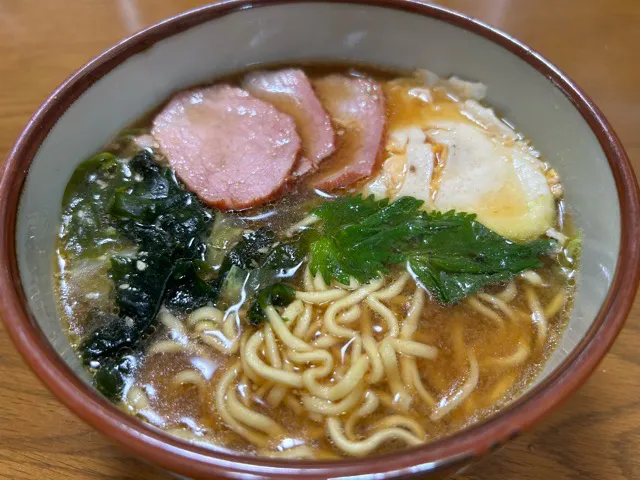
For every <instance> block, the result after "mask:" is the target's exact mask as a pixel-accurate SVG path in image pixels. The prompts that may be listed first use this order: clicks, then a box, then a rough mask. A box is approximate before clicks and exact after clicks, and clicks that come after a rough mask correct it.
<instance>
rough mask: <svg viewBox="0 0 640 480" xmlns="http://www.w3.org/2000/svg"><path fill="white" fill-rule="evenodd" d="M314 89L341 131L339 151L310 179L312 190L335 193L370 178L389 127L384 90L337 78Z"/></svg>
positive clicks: (357, 80)
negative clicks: (386, 121)
mask: <svg viewBox="0 0 640 480" xmlns="http://www.w3.org/2000/svg"><path fill="white" fill-rule="evenodd" d="M314 86H315V89H316V92H317V94H318V96H319V97H320V101H321V102H322V104H323V105H324V107H325V108H326V109H327V111H328V112H329V115H331V118H332V119H333V122H334V124H335V125H336V128H337V129H338V130H337V133H338V136H337V144H338V149H337V151H336V153H335V154H334V155H333V156H332V157H331V158H330V159H328V160H326V161H325V162H324V163H323V164H322V165H321V167H320V170H319V171H318V173H317V174H316V175H314V176H313V177H312V178H311V179H310V183H311V186H313V187H314V188H318V189H321V190H333V189H336V188H341V187H346V186H348V185H351V184H352V183H355V182H357V181H358V180H362V179H363V178H366V177H368V176H370V175H371V174H372V173H373V170H374V168H375V166H376V161H377V158H378V153H379V151H380V147H381V143H382V134H383V130H384V124H385V106H384V93H383V92H382V88H381V86H380V85H379V84H378V83H377V82H376V81H374V80H372V79H370V78H366V77H348V76H345V75H337V74H334V75H329V76H326V77H323V78H321V79H319V80H317V81H315V82H314Z"/></svg>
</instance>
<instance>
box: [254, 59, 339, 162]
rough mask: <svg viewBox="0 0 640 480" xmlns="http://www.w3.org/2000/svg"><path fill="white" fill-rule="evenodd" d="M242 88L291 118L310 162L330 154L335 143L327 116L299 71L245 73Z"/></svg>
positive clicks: (307, 80)
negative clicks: (294, 122)
mask: <svg viewBox="0 0 640 480" xmlns="http://www.w3.org/2000/svg"><path fill="white" fill-rule="evenodd" d="M243 88H245V89H246V90H247V91H248V92H249V93H250V94H251V95H254V96H255V97H258V98H260V99H262V100H265V101H267V102H269V103H272V104H273V105H274V106H275V107H276V108H277V109H278V110H280V111H281V112H284V113H286V114H288V115H291V116H292V117H293V118H294V119H295V121H296V126H297V127H298V133H299V134H300V137H301V138H302V147H303V149H304V153H305V156H306V158H307V159H308V160H310V161H311V163H312V164H313V165H317V164H319V163H320V162H321V161H322V160H324V159H325V158H326V157H328V156H329V155H331V154H332V153H333V151H334V150H335V145H334V132H333V127H332V126H331V118H330V117H329V115H328V114H327V112H326V111H325V109H324V108H323V107H322V104H321V103H320V100H319V99H318V97H317V96H316V94H315V92H314V91H313V87H312V86H311V82H310V81H309V78H307V76H306V75H305V73H304V72H303V71H302V70H299V69H292V68H288V69H284V70H278V71H273V72H267V71H258V72H253V73H249V74H248V75H247V76H246V77H245V79H244V83H243ZM307 166H308V165H307ZM308 170H309V168H306V171H308Z"/></svg>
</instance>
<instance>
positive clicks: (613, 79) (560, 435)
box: [0, 0, 640, 480]
mask: <svg viewBox="0 0 640 480" xmlns="http://www.w3.org/2000/svg"><path fill="white" fill-rule="evenodd" d="M205 3H206V2H204V1H202V0H200V1H198V0H0V158H4V157H5V156H6V153H7V152H8V150H9V148H10V147H11V145H12V143H13V141H14V139H15V138H16V136H17V135H18V133H19V132H20V130H21V129H22V127H23V126H24V124H25V122H26V121H27V120H28V118H29V116H30V115H31V114H32V112H33V111H34V110H35V109H36V108H37V106H38V105H39V104H40V102H41V101H42V100H43V99H44V98H45V97H46V96H47V95H48V94H49V93H50V92H51V91H52V90H53V89H54V88H55V87H56V86H57V85H58V84H59V83H60V82H61V81H62V80H64V79H65V78H66V77H67V76H68V75H70V74H71V73H72V72H73V71H74V70H75V69H77V68H78V67H80V66H81V65H82V64H84V63H85V62H86V61H88V60H89V59H91V58H92V57H94V56H95V55H97V54H98V53H100V52H101V51H102V50H104V49H105V48H107V47H109V46H110V45H112V44H113V43H115V42H117V41H118V40H120V39H122V38H124V37H126V36H128V35H129V34H131V33H133V32H135V31H137V30H139V29H141V28H143V27H146V26H148V25H151V24H153V23H155V22H157V21H159V20H161V19H162V18H165V17H167V16H170V15H173V14H175V13H178V12H181V11H184V10H186V9H189V8H193V7H196V6H199V5H203V4H205ZM439 3H441V4H443V5H445V6H449V7H452V8H454V9H457V10H460V11H462V12H464V13H467V14H469V15H472V16H475V17H477V18H480V19H481V20H484V21H485V22H487V23H489V24H491V25H494V26H496V27H498V28H501V29H503V30H505V31H506V32H508V33H510V34H512V35H514V36H515V37H517V38H518V39H520V40H522V41H523V42H525V43H527V44H528V45H530V46H532V47H533V48H534V49H536V50H537V51H539V52H540V53H541V54H542V55H544V56H546V57H547V58H548V59H550V60H551V61H552V62H553V63H555V64H556V65H558V66H559V67H560V68H561V69H562V70H564V71H565V72H566V73H567V74H568V75H569V76H570V77H572V78H573V79H574V80H575V81H576V82H577V83H578V84H579V85H580V86H581V87H582V88H583V89H584V90H585V91H586V92H587V93H588V94H589V95H590V96H591V97H592V98H593V100H594V101H595V102H596V103H597V104H598V105H599V106H600V107H601V108H602V110H603V111H604V113H605V115H607V117H608V118H609V120H610V121H611V122H612V124H613V126H614V128H615V129H616V130H617V132H618V134H619V135H620V137H621V138H622V141H623V143H624V145H625V147H626V149H627V151H628V153H629V155H630V157H631V160H632V162H633V164H634V167H635V169H636V172H638V171H640V130H639V128H640V0H535V1H534V0H448V1H441V2H439ZM4 320H5V321H11V319H10V318H5V319H4ZM639 345H640V301H636V303H635V306H634V309H633V311H632V312H631V315H630V317H629V320H628V322H627V325H626V327H625V329H624V330H623V332H622V334H621V335H620V337H619V338H618V341H617V342H616V344H615V346H614V347H613V349H612V350H611V353H610V354H609V355H608V357H607V358H606V359H605V360H604V361H603V362H602V364H601V365H600V366H599V367H598V369H597V371H596V373H595V374H594V375H593V377H592V378H591V379H590V380H589V381H588V382H587V384H586V385H585V386H584V387H583V388H582V389H581V390H580V391H579V392H578V393H577V394H576V395H575V396H574V397H573V398H572V399H571V400H570V401H569V402H567V403H566V404H565V405H564V406H563V407H562V408H560V409H559V410H557V411H556V412H555V413H553V414H552V415H551V416H550V417H549V418H547V419H546V420H545V421H544V422H543V423H542V424H540V425H538V426H537V428H535V429H534V430H533V431H532V432H530V433H528V434H525V435H524V436H522V437H521V438H519V439H517V440H516V441H514V442H512V443H511V444H509V445H508V446H506V447H505V448H503V449H502V450H500V451H499V452H498V453H496V454H495V455H493V456H491V457H489V458H488V459H486V460H484V461H483V462H482V463H481V464H480V465H478V466H476V467H474V469H473V470H472V471H470V472H468V473H467V474H465V475H464V478H465V479H468V480H488V479H500V480H511V479H522V480H530V479H545V480H577V479H581V480H583V479H587V480H588V479H607V480H620V479H640V353H639V352H640V350H639V349H638V346H639ZM0 478H7V479H17V480H22V479H25V480H26V479H43V480H44V479H47V480H58V479H72V480H75V479H100V480H104V479H118V480H125V479H168V478H169V477H168V476H167V475H166V474H164V473H162V472H160V471H159V470H158V469H155V468H154V467H150V466H147V465H145V464H143V463H141V462H139V461H137V460H135V459H133V458H131V457H129V456H127V454H126V452H123V451H121V450H120V449H119V448H118V447H116V446H114V445H112V444H111V443H109V441H108V440H106V439H104V438H102V437H101V436H100V435H99V434H98V433H97V432H95V431H94V430H92V429H91V428H89V427H88V426H86V425H84V424H83V423H82V422H81V421H80V420H78V419H77V418H76V417H75V416H74V415H73V414H72V413H71V412H69V411H68V410H67V409H66V408H64V407H63V406H62V405H61V404H60V403H58V401H57V400H56V399H55V398H54V397H53V396H52V395H51V394H50V393H49V392H48V391H47V390H46V389H45V388H44V387H43V386H42V385H41V384H40V382H39V381H38V379H37V378H36V377H35V376H34V375H33V374H32V373H31V371H30V370H29V369H28V368H27V367H26V366H25V365H24V363H23V362H22V360H21V358H20V357H19V355H18V354H17V353H16V351H15V349H14V347H13V345H12V344H11V343H10V342H9V340H8V338H7V336H6V333H5V332H4V330H3V327H0Z"/></svg>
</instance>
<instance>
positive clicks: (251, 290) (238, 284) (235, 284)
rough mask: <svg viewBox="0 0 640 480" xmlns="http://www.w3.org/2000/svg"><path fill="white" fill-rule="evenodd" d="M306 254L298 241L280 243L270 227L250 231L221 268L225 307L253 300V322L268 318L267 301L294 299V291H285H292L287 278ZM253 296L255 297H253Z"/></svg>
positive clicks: (274, 302)
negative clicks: (264, 308) (285, 283)
mask: <svg viewBox="0 0 640 480" xmlns="http://www.w3.org/2000/svg"><path fill="white" fill-rule="evenodd" d="M303 258H304V252H303V250H302V248H300V246H299V245H297V244H295V243H280V242H278V241H277V240H276V235H275V233H274V232H273V231H271V230H267V229H260V230H256V231H255V232H250V233H247V234H245V235H244V236H243V238H242V240H241V241H240V242H238V243H237V244H236V245H235V246H234V247H233V248H232V249H231V250H230V251H229V253H228V254H227V256H226V257H225V259H224V261H223V263H222V266H221V268H220V271H221V277H222V275H224V281H223V283H222V292H221V295H220V299H221V301H222V302H223V305H222V306H223V307H229V306H231V305H234V304H236V303H237V302H239V301H240V300H241V294H242V295H244V298H246V299H249V300H250V307H249V312H248V317H247V318H248V319H249V322H250V323H252V324H253V325H257V324H259V323H260V322H261V321H263V320H265V316H264V312H263V309H262V308H261V307H260V304H261V301H260V299H262V303H264V302H265V301H268V302H273V305H276V306H283V305H281V303H282V302H283V301H285V300H286V299H288V298H291V300H290V301H293V296H294V294H291V295H289V296H286V295H284V292H285V291H288V290H287V288H290V287H285V286H284V284H283V283H282V280H283V279H286V278H291V277H293V276H294V275H295V274H296V272H297V269H298V267H300V265H301V263H302V260H303ZM251 299H253V300H251Z"/></svg>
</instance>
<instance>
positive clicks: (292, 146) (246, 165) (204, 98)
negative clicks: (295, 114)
mask: <svg viewBox="0 0 640 480" xmlns="http://www.w3.org/2000/svg"><path fill="white" fill-rule="evenodd" d="M152 134H153V136H154V137H155V138H156V140H157V141H158V143H159V145H160V149H161V150H162V152H163V153H164V154H165V155H166V157H167V159H168V161H169V164H170V165H171V167H173V169H174V170H175V171H176V173H177V175H178V176H179V177H180V179H181V180H182V181H183V182H184V183H185V184H186V185H187V186H188V187H189V189H191V190H192V191H193V192H195V193H196V194H197V195H198V196H199V197H200V198H201V199H202V200H203V201H204V202H205V203H207V204H209V205H212V206H215V207H218V208H221V209H225V210H238V209H243V208H248V207H253V206H256V205H259V204H261V203H264V202H265V201H267V200H269V199H270V198H271V197H273V196H274V195H276V194H278V193H279V192H280V191H281V190H282V189H283V187H284V185H285V184H286V182H287V181H288V179H289V176H290V173H291V171H292V169H293V167H294V164H295V163H296V161H297V159H298V156H299V151H300V137H299V136H298V133H297V132H296V125H295V122H294V120H293V118H291V117H290V116H289V115H287V114H285V113H283V112H280V111H279V110H277V109H276V108H275V107H274V106H273V105H271V104H270V103H267V102H265V101H263V100H260V99H258V98H255V97H254V96H252V95H250V94H249V93H248V92H246V91H244V90H242V89H240V88H236V87H231V86H229V85H217V86H213V87H207V88H199V89H195V90H188V91H184V92H180V93H178V94H176V95H175V96H174V97H173V98H172V99H171V100H170V101H169V103H168V104H167V106H166V107H165V108H164V109H163V110H162V111H161V112H160V113H159V114H158V115H157V116H156V117H155V119H154V120H153V128H152Z"/></svg>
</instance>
